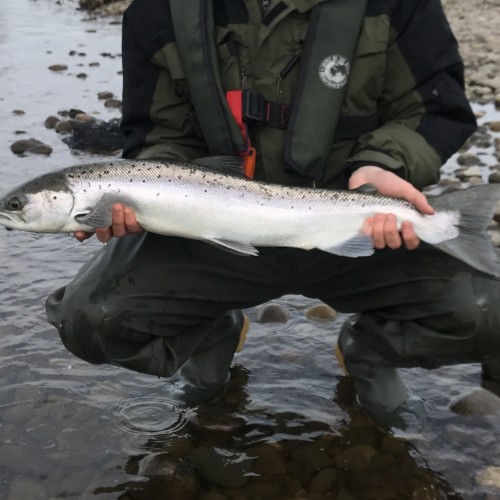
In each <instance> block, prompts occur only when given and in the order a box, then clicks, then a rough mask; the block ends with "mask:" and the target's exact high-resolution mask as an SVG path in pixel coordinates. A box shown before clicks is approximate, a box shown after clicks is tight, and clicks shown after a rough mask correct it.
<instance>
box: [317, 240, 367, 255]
mask: <svg viewBox="0 0 500 500" xmlns="http://www.w3.org/2000/svg"><path fill="white" fill-rule="evenodd" d="M320 250H323V251H324V252H328V253H333V254H335V255H339V256H341V257H369V256H370V255H373V254H374V252H375V249H374V247H373V240H372V238H371V237H370V236H367V235H366V234H357V235H356V236H354V238H351V239H349V240H347V241H344V242H343V243H341V244H340V245H336V246H334V247H326V248H325V247H323V248H320Z"/></svg>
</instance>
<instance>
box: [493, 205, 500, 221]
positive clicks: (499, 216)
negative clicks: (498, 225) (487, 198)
mask: <svg viewBox="0 0 500 500" xmlns="http://www.w3.org/2000/svg"><path fill="white" fill-rule="evenodd" d="M493 219H494V220H496V221H497V222H500V202H499V203H498V204H497V206H496V208H495V213H494V214H493Z"/></svg>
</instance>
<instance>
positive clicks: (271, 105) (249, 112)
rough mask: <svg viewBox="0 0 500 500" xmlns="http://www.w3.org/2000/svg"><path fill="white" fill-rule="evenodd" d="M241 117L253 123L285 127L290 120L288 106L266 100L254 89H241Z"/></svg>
mask: <svg viewBox="0 0 500 500" xmlns="http://www.w3.org/2000/svg"><path fill="white" fill-rule="evenodd" d="M242 98H243V119H244V120H245V122H247V123H253V124H255V125H264V124H265V125H271V126H272V127H278V128H286V127H287V126H288V122H289V120H290V111H291V108H290V106H287V105H285V104H281V103H279V102H269V101H266V100H265V99H264V98H263V97H262V94H261V93H260V92H258V91H256V90H250V89H245V90H244V91H243V97H242Z"/></svg>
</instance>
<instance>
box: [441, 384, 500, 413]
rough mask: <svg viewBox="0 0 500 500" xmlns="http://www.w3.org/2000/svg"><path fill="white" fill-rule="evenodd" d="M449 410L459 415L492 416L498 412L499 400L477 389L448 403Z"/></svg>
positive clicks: (487, 392)
mask: <svg viewBox="0 0 500 500" xmlns="http://www.w3.org/2000/svg"><path fill="white" fill-rule="evenodd" d="M450 409H451V410H452V411H453V412H454V413H458V414H460V415H494V414H496V413H498V412H500V398H499V397H498V396H496V395H495V394H493V393H492V392H490V391H487V390H485V389H481V388H479V389H475V390H474V391H472V392H470V393H468V394H465V395H462V396H459V397H458V398H456V399H455V400H454V401H452V402H451V403H450Z"/></svg>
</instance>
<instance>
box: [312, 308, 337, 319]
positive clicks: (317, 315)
mask: <svg viewBox="0 0 500 500" xmlns="http://www.w3.org/2000/svg"><path fill="white" fill-rule="evenodd" d="M306 317H307V318H309V319H312V320H316V321H333V320H334V319H335V318H336V317H337V311H336V310H335V309H333V307H330V306H327V305H326V304H318V305H315V306H312V307H310V308H309V309H308V310H307V311H306Z"/></svg>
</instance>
